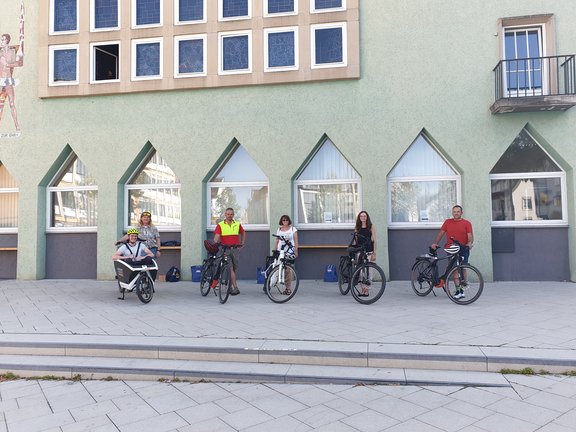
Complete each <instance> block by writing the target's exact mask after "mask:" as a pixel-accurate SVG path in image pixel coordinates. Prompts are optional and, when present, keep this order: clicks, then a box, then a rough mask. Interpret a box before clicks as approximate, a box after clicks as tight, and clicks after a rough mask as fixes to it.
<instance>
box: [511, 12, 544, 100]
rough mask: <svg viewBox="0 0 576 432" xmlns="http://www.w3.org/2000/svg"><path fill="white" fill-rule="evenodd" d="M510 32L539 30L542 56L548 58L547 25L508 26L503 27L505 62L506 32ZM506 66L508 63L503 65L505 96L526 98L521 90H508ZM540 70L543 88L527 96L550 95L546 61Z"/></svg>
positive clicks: (527, 93) (542, 62)
mask: <svg viewBox="0 0 576 432" xmlns="http://www.w3.org/2000/svg"><path fill="white" fill-rule="evenodd" d="M508 30H512V31H514V30H526V31H530V30H537V31H538V33H539V40H538V44H539V47H540V56H541V57H546V56H547V55H548V54H547V52H546V42H545V41H546V24H545V23H544V22H543V23H541V24H532V25H530V24H528V25H507V26H503V27H502V38H501V39H502V40H501V43H502V57H503V59H504V60H506V32H507V31H508ZM506 65H507V63H506V62H505V63H504V64H503V69H502V74H503V76H502V85H503V89H502V90H503V94H504V95H506V96H505V97H523V96H524V94H525V93H524V91H522V90H519V91H510V90H509V89H508V79H507V76H508V74H507V69H506ZM540 69H541V74H542V77H541V79H542V86H541V89H540V90H539V91H535V90H526V96H532V94H534V96H539V95H541V94H545V95H546V94H549V89H548V81H549V80H548V68H546V67H545V66H544V61H543V60H542V61H541V65H540ZM531 88H532V87H531Z"/></svg>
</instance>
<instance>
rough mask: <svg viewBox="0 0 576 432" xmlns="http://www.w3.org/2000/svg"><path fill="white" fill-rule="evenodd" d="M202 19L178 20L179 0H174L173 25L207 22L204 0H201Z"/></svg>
mask: <svg viewBox="0 0 576 432" xmlns="http://www.w3.org/2000/svg"><path fill="white" fill-rule="evenodd" d="M202 4H203V5H202V19H200V20H191V21H180V0H174V24H175V25H186V24H202V23H205V22H207V19H206V0H202Z"/></svg>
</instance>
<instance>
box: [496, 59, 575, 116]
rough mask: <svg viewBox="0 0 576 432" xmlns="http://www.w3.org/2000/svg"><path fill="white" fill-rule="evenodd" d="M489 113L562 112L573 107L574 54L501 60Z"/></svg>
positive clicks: (497, 69) (497, 67)
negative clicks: (494, 96)
mask: <svg viewBox="0 0 576 432" xmlns="http://www.w3.org/2000/svg"><path fill="white" fill-rule="evenodd" d="M494 75H495V93H496V101H495V102H494V103H493V104H492V106H491V107H490V111H492V114H504V113H511V112H534V111H566V110H568V109H570V108H572V107H573V106H574V105H576V59H575V55H574V54H571V55H562V56H549V57H533V58H523V59H514V60H501V61H500V62H499V63H498V64H497V65H496V67H495V68H494Z"/></svg>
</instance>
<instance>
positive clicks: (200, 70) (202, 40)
mask: <svg viewBox="0 0 576 432" xmlns="http://www.w3.org/2000/svg"><path fill="white" fill-rule="evenodd" d="M174 76H175V77H176V78H184V77H191V76H206V35H198V36H176V37H175V38H174Z"/></svg>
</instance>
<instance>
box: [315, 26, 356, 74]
mask: <svg viewBox="0 0 576 432" xmlns="http://www.w3.org/2000/svg"><path fill="white" fill-rule="evenodd" d="M337 27H340V28H341V29H342V62H340V63H319V64H317V63H316V30H318V29H328V28H337ZM347 28H348V27H347V23H346V22H334V23H325V24H313V25H311V26H310V65H311V66H310V67H311V68H312V69H325V68H336V67H347V66H348V31H347Z"/></svg>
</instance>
